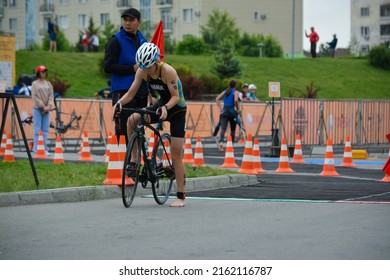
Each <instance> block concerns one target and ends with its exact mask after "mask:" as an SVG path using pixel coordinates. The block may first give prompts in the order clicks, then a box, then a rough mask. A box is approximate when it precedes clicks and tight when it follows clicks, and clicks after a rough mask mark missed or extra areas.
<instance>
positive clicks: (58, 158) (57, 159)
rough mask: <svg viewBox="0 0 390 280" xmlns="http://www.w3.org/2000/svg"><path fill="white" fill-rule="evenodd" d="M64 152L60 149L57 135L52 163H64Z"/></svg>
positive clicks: (59, 139)
mask: <svg viewBox="0 0 390 280" xmlns="http://www.w3.org/2000/svg"><path fill="white" fill-rule="evenodd" d="M64 162H65V160H64V152H63V150H62V143H61V136H59V135H57V138H56V148H55V150H54V160H53V163H54V164H60V163H64Z"/></svg>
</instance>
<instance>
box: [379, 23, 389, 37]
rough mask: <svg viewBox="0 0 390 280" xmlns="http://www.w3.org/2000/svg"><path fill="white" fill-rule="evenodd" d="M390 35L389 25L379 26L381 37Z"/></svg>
mask: <svg viewBox="0 0 390 280" xmlns="http://www.w3.org/2000/svg"><path fill="white" fill-rule="evenodd" d="M385 35H390V24H382V25H381V36H385Z"/></svg>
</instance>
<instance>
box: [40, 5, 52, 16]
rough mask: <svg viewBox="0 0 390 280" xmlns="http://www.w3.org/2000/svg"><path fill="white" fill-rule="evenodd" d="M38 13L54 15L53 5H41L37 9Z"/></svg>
mask: <svg viewBox="0 0 390 280" xmlns="http://www.w3.org/2000/svg"><path fill="white" fill-rule="evenodd" d="M39 11H40V12H41V13H42V14H53V13H54V4H43V5H41V6H40V7H39Z"/></svg>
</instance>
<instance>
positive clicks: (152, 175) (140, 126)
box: [123, 108, 172, 183]
mask: <svg viewBox="0 0 390 280" xmlns="http://www.w3.org/2000/svg"><path fill="white" fill-rule="evenodd" d="M123 109H124V110H129V111H133V112H135V113H138V114H140V119H139V120H138V122H137V129H136V130H134V131H133V133H137V134H138V136H137V137H139V138H140V140H141V149H142V154H143V159H144V163H145V165H146V170H147V172H149V173H148V180H149V181H150V182H151V183H155V182H156V179H157V178H158V177H157V176H159V175H158V174H156V172H155V171H156V166H152V165H151V163H152V162H156V160H155V158H152V159H149V153H148V151H147V148H146V145H145V143H146V136H145V135H146V134H145V127H146V128H149V129H150V130H151V131H152V132H153V133H154V143H155V145H154V147H153V151H152V156H154V157H155V156H156V149H157V146H158V145H157V144H156V143H157V141H159V142H160V144H161V146H162V147H163V150H164V153H165V154H166V153H167V151H166V149H165V146H164V143H163V141H162V136H161V134H160V131H159V129H157V128H155V127H153V126H152V125H151V124H150V123H147V122H145V119H144V115H152V114H156V112H153V111H150V110H146V109H143V110H140V109H138V110H137V109H132V108H123ZM161 130H162V129H161ZM168 163H169V166H171V167H172V162H171V160H169V161H168Z"/></svg>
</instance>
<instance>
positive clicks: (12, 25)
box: [9, 18, 18, 31]
mask: <svg viewBox="0 0 390 280" xmlns="http://www.w3.org/2000/svg"><path fill="white" fill-rule="evenodd" d="M16 29H18V20H17V19H16V18H10V19H9V31H16Z"/></svg>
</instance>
